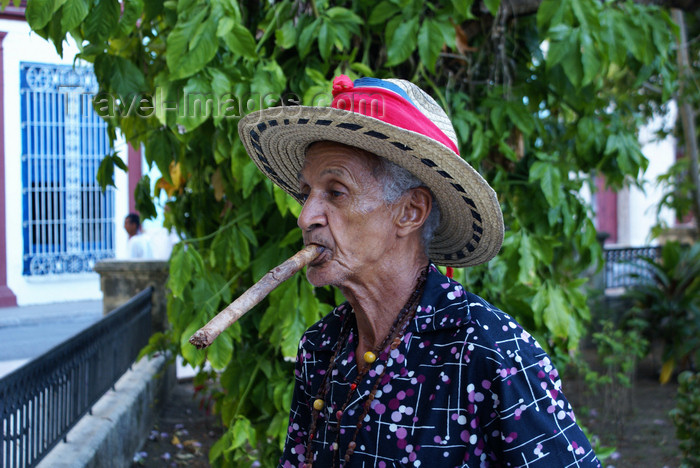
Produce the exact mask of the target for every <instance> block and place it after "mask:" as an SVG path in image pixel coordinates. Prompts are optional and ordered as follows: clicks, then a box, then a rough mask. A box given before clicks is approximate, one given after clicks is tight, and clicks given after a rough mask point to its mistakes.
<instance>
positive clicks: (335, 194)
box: [330, 190, 343, 198]
mask: <svg viewBox="0 0 700 468" xmlns="http://www.w3.org/2000/svg"><path fill="white" fill-rule="evenodd" d="M330 194H331V196H332V197H333V198H338V197H342V196H343V192H339V191H338V190H331V191H330Z"/></svg>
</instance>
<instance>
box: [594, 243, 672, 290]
mask: <svg viewBox="0 0 700 468" xmlns="http://www.w3.org/2000/svg"><path fill="white" fill-rule="evenodd" d="M660 251H661V247H653V246H647V247H612V248H606V249H605V251H604V255H605V288H606V289H608V288H626V287H629V286H634V285H636V284H639V283H640V282H642V281H644V280H645V278H649V277H650V272H649V267H648V265H647V263H646V262H644V261H642V260H641V259H640V257H650V258H654V259H656V258H658V257H659V252H660Z"/></svg>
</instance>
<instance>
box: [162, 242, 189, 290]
mask: <svg viewBox="0 0 700 468" xmlns="http://www.w3.org/2000/svg"><path fill="white" fill-rule="evenodd" d="M193 270H194V268H193V265H192V261H191V260H190V257H189V255H187V251H186V250H185V249H184V248H175V249H173V254H172V256H171V257H170V276H169V277H168V288H170V291H171V292H172V294H173V296H174V297H182V294H183V292H184V290H185V286H186V285H187V284H189V282H190V279H191V278H192V272H193Z"/></svg>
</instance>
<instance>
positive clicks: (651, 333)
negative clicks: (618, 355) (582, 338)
mask: <svg viewBox="0 0 700 468" xmlns="http://www.w3.org/2000/svg"><path fill="white" fill-rule="evenodd" d="M640 261H641V262H643V264H644V265H645V266H646V267H647V269H648V272H649V273H648V274H649V278H645V276H640V274H636V275H635V276H637V277H639V278H640V279H641V280H645V279H646V280H645V281H641V282H640V283H639V284H637V285H635V286H634V287H632V288H630V290H629V291H628V292H627V293H626V294H627V297H628V298H629V299H631V300H632V301H633V303H634V306H633V307H632V309H630V311H629V312H628V314H627V317H626V320H625V323H624V324H623V326H627V324H629V323H630V322H632V321H636V322H637V323H639V322H640V321H641V323H642V324H643V333H644V335H645V337H646V339H647V340H649V341H650V342H653V341H655V340H656V341H660V342H661V343H662V344H663V346H664V351H663V359H664V367H663V370H662V374H661V380H662V382H664V383H665V382H667V381H668V379H669V378H670V376H671V373H672V371H673V369H674V368H675V367H676V366H677V365H679V364H680V365H681V366H691V367H694V365H695V364H696V363H698V362H700V243H696V244H694V245H692V246H687V245H682V244H679V243H678V242H668V243H667V244H665V245H664V246H663V248H662V249H661V256H660V258H659V259H658V260H655V259H652V258H649V257H641V258H640Z"/></svg>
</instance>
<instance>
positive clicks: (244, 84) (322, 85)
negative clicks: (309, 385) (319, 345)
mask: <svg viewBox="0 0 700 468" xmlns="http://www.w3.org/2000/svg"><path fill="white" fill-rule="evenodd" d="M480 4H481V2H474V1H473V0H452V1H449V2H448V1H441V2H423V1H419V0H384V1H381V2H378V3H377V2H371V1H368V0H359V1H353V2H350V1H339V2H334V4H333V5H332V6H331V4H330V2H327V1H313V0H312V1H309V2H292V1H291V0H273V1H269V2H250V1H246V2H233V1H227V0H166V1H161V0H153V1H150V0H149V1H143V0H125V1H123V2H121V3H120V2H117V1H116V0H30V2H29V4H28V6H27V20H28V21H29V24H30V26H31V27H32V28H33V30H34V31H36V32H37V33H38V34H40V35H41V36H42V37H45V38H48V39H50V40H51V41H53V43H54V44H55V46H56V49H57V51H58V52H59V53H61V52H62V43H63V41H64V39H65V37H66V35H67V34H70V36H71V37H73V38H74V39H75V40H76V41H77V42H78V44H79V45H80V47H81V53H80V58H82V59H84V60H87V61H89V62H93V63H94V70H95V74H96V76H97V80H98V82H99V84H100V91H101V94H100V95H99V96H98V98H99V99H97V98H96V99H95V102H94V105H95V107H96V109H97V110H98V112H99V113H100V115H101V116H103V118H105V120H106V121H107V122H108V124H109V131H110V135H111V136H112V137H113V138H114V137H115V136H116V130H117V129H119V130H120V131H121V132H122V133H123V134H124V135H125V136H126V138H127V140H128V141H129V142H130V143H131V144H132V145H133V146H134V147H139V146H140V145H144V147H145V155H146V158H147V160H148V162H149V164H154V165H156V166H157V167H158V168H159V169H160V171H161V173H162V174H163V178H162V179H161V180H159V181H157V182H156V191H157V193H162V191H165V193H166V194H167V196H168V201H167V210H166V224H167V225H168V226H173V227H174V228H175V229H177V231H178V232H179V233H180V235H181V236H182V237H183V238H185V239H186V241H184V242H183V243H182V244H180V245H179V246H178V247H177V248H175V249H174V251H173V254H172V259H171V264H170V280H169V286H170V288H171V294H170V296H169V300H168V318H169V320H170V323H171V325H172V329H171V330H170V331H169V332H168V333H169V337H170V341H169V344H168V345H167V346H170V347H172V348H174V349H175V350H176V351H177V352H179V353H180V354H182V356H183V357H184V358H185V360H186V361H187V362H189V363H191V364H193V365H195V366H202V365H203V364H204V362H205V361H206V360H209V362H210V363H211V365H212V367H213V368H214V369H216V370H217V371H220V374H215V376H214V382H215V381H216V379H218V380H219V383H218V384H212V395H213V398H214V401H215V409H216V411H218V412H219V413H220V414H221V417H222V421H223V422H224V424H226V425H227V426H228V427H229V430H228V431H227V432H226V433H225V435H224V437H223V438H222V439H221V440H220V441H219V442H218V443H217V444H216V445H215V446H214V448H213V449H212V451H211V453H210V459H211V462H212V465H213V466H222V465H229V466H249V465H251V464H252V459H253V458H256V459H257V460H259V461H260V463H261V464H262V466H272V465H274V463H275V462H276V457H277V456H278V454H279V448H280V444H281V443H282V441H283V435H284V432H285V425H286V420H287V411H288V410H289V398H290V392H291V383H292V363H291V362H290V360H291V359H292V357H293V356H294V354H295V350H296V343H297V340H298V339H299V337H300V335H301V333H302V330H303V329H304V328H305V327H307V326H308V325H310V324H311V323H312V322H314V321H315V320H317V319H318V318H319V317H320V316H321V314H323V313H325V312H327V311H328V310H329V309H330V307H331V304H334V303H335V294H334V292H333V291H331V290H329V289H319V290H313V289H312V288H311V287H310V286H309V285H308V284H307V282H306V281H304V280H302V279H301V277H300V276H299V277H297V278H295V279H294V280H293V281H291V282H289V283H288V284H285V285H284V286H283V287H281V288H280V289H278V290H277V291H275V292H274V293H272V295H271V296H270V297H269V298H268V299H267V300H266V301H265V302H264V303H263V304H261V305H259V306H258V307H257V309H256V310H253V311H252V312H251V313H250V314H249V315H248V316H246V317H245V318H244V319H242V320H241V321H239V322H238V323H237V324H236V325H234V326H233V327H231V328H230V329H229V330H227V331H226V332H225V333H224V334H223V335H222V336H221V337H220V338H218V340H217V341H216V344H215V345H214V346H212V347H211V348H210V349H208V350H206V351H198V350H196V349H194V348H193V347H192V346H190V345H189V344H188V343H187V339H188V338H189V336H190V334H191V333H192V332H193V331H195V330H196V329H197V328H199V327H200V326H202V325H203V324H204V323H206V321H207V320H209V319H210V318H211V317H212V316H213V315H214V314H215V313H216V312H217V311H218V310H219V309H221V308H222V307H223V306H224V305H225V304H227V302H228V301H230V300H231V298H232V297H235V296H237V295H238V294H240V293H241V292H242V291H244V290H245V289H246V288H247V286H249V285H251V284H252V283H253V282H254V281H255V280H257V279H259V278H260V277H261V276H262V275H263V274H264V273H265V272H267V271H268V270H269V269H270V268H272V267H273V266H275V265H277V264H278V263H280V262H281V261H282V260H283V259H285V258H287V257H288V256H289V255H290V254H291V253H293V252H294V251H296V250H297V249H298V248H299V246H300V236H299V234H298V230H297V228H296V223H295V216H296V215H297V214H298V213H299V207H298V205H296V203H295V202H293V201H292V200H291V199H290V198H289V197H288V196H286V195H285V194H284V193H283V192H282V191H281V190H279V189H277V188H274V187H273V185H272V184H271V183H270V182H269V181H267V180H265V179H264V178H263V177H262V176H261V174H260V173H259V171H257V169H256V168H255V166H254V164H253V163H252V161H251V160H250V159H249V158H248V157H247V155H246V154H245V152H244V151H243V149H242V146H241V144H240V141H239V139H238V134H237V121H238V118H239V117H240V116H241V115H243V114H246V113H248V112H250V111H252V110H255V109H259V108H261V107H266V106H271V105H277V104H280V103H282V102H284V103H285V104H287V103H289V102H290V101H301V102H303V103H304V104H314V105H320V104H322V103H323V102H325V103H328V102H329V101H330V94H329V91H330V83H331V80H332V78H333V76H335V75H337V74H340V73H345V74H347V75H349V76H350V77H351V78H356V77H358V76H363V75H368V76H376V77H381V78H383V77H401V78H405V79H409V80H412V81H414V82H415V83H416V84H418V85H419V86H421V87H423V88H424V89H426V90H427V91H428V92H430V93H431V94H433V95H434V96H435V97H436V99H437V100H438V101H439V102H440V103H441V104H442V105H443V106H444V107H445V108H446V110H447V111H448V113H449V114H450V116H451V118H452V120H453V122H454V125H455V128H456V131H457V134H458V139H459V146H460V148H461V150H462V156H463V157H464V158H465V159H466V160H467V161H468V162H469V163H470V164H472V165H473V166H474V167H475V169H476V170H478V171H479V172H481V173H482V174H484V176H485V177H486V179H487V180H489V182H490V183H491V184H492V185H493V187H494V189H495V190H496V192H497V193H498V194H499V197H500V202H501V204H502V207H503V211H504V214H505V222H506V226H507V232H506V238H505V243H504V246H503V249H502V251H501V253H500V255H499V256H498V257H497V258H496V259H494V260H493V261H491V262H490V263H489V264H488V265H484V266H481V267H477V268H472V269H469V270H462V271H458V272H457V277H458V278H459V279H460V280H462V281H463V282H464V284H465V285H466V286H467V287H468V288H470V290H472V291H474V292H476V293H478V294H480V295H483V296H484V297H485V298H487V299H488V300H490V301H491V302H493V303H495V304H496V305H498V306H499V307H501V308H503V309H504V310H506V311H508V312H509V313H511V314H513V315H514V316H515V317H516V318H517V319H518V320H519V321H520V322H522V323H523V325H524V326H526V327H527V328H528V329H529V330H531V331H532V332H533V333H534V334H535V335H536V336H537V338H538V339H539V341H540V342H541V343H542V344H543V345H544V346H547V347H548V348H549V350H550V351H552V353H553V356H554V358H555V359H556V358H557V357H560V358H561V357H566V356H568V352H569V351H570V350H572V349H574V348H576V346H577V344H578V342H579V340H580V338H581V337H582V336H583V334H584V332H585V327H584V324H585V323H586V322H587V321H588V320H589V310H588V307H587V305H586V301H585V295H584V293H583V292H582V290H581V287H582V285H583V283H584V281H583V280H580V279H579V276H580V274H581V273H582V272H583V271H584V270H586V269H587V268H588V267H589V265H590V264H591V263H594V262H596V261H597V260H598V259H599V257H600V254H601V252H600V246H599V244H598V243H597V242H596V239H595V229H594V226H593V224H592V222H591V221H590V216H589V215H590V209H589V207H587V206H586V205H585V203H584V202H583V200H582V199H581V198H580V196H579V195H578V193H579V191H580V190H581V188H582V187H583V185H584V184H585V183H586V180H587V177H588V175H587V174H590V173H592V172H596V173H600V174H603V175H605V176H606V179H607V180H608V181H610V183H612V184H613V185H617V186H619V185H620V184H621V183H622V182H623V181H625V180H632V179H635V178H637V177H638V176H639V174H640V173H641V172H642V171H643V170H644V168H645V167H646V165H647V162H646V160H645V159H644V157H643V156H642V153H641V151H640V148H639V144H638V143H637V139H636V135H635V130H634V129H635V128H636V127H637V126H638V123H639V122H641V121H643V120H644V119H645V118H646V117H647V116H648V115H649V114H650V113H651V111H652V110H653V109H654V108H656V107H658V104H659V103H660V102H664V101H665V100H666V99H667V98H668V97H669V96H670V94H671V93H672V91H673V86H674V83H675V82H674V76H673V69H672V67H673V62H672V61H670V60H669V57H668V51H669V50H670V48H671V47H670V46H671V44H672V43H673V41H674V37H673V35H672V32H670V31H672V30H673V25H672V23H671V22H670V20H669V18H668V14H667V13H666V11H664V10H662V9H659V8H657V7H654V6H641V5H636V4H634V3H632V2H600V1H598V0H545V1H543V2H542V3H541V5H540V7H539V10H538V11H537V14H536V15H534V14H533V15H526V16H522V17H519V18H517V19H508V18H507V17H506V15H504V14H503V13H504V11H503V10H502V9H500V1H499V0H489V1H486V2H484V5H485V6H486V9H487V10H488V11H484V10H482V9H481V8H479V6H478V5H480ZM120 6H122V7H123V9H122V10H123V11H121V12H120ZM87 12H89V14H87ZM649 84H651V85H652V86H648V85H649ZM650 89H658V90H659V93H658V94H650V91H649V90H650ZM109 161H112V162H114V163H117V161H116V160H114V158H110V159H109ZM104 164H105V165H108V164H109V162H107V163H104ZM101 174H103V175H104V177H103V181H105V182H106V183H108V182H109V180H111V179H110V178H109V177H107V176H108V175H109V174H110V173H109V170H108V169H107V168H106V167H105V168H103V169H102V170H101ZM149 191H150V181H149V182H148V183H143V184H140V185H139V190H138V200H139V209H140V210H141V212H142V213H145V214H149V215H151V214H152V213H154V211H153V206H152V205H153V204H152V200H151V199H150V198H152V197H153V196H154V195H156V194H154V193H149ZM295 231H296V232H295ZM167 346H166V345H165V344H164V340H163V337H162V336H159V337H157V339H156V340H154V342H153V343H152V346H151V347H150V348H149V349H150V350H153V349H156V348H162V347H167ZM219 384H220V388H221V389H222V390H216V387H217V385H219Z"/></svg>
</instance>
